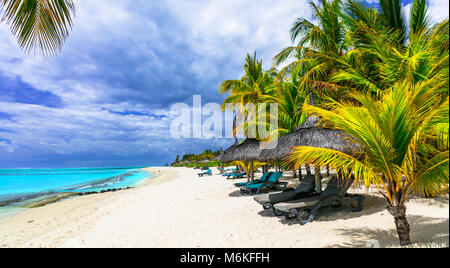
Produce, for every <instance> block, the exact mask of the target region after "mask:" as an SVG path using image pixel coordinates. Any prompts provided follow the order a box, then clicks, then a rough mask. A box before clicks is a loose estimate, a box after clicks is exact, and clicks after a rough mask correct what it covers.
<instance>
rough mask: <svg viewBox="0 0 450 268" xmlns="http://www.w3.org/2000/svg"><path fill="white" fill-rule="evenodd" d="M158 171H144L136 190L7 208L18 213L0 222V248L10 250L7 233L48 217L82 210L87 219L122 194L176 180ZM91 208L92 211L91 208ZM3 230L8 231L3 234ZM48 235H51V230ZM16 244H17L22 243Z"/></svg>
mask: <svg viewBox="0 0 450 268" xmlns="http://www.w3.org/2000/svg"><path fill="white" fill-rule="evenodd" d="M161 169H162V167H147V168H143V170H145V171H147V172H148V173H149V175H150V176H148V177H147V178H145V179H143V180H142V181H140V182H139V183H138V184H137V185H136V186H134V187H131V188H125V189H122V190H120V191H108V192H103V193H102V192H99V193H96V194H85V195H74V196H70V197H67V198H64V199H61V200H58V201H55V202H50V203H48V204H46V205H43V206H39V207H30V208H27V207H10V208H11V210H15V209H17V210H16V211H13V212H11V213H10V214H7V215H5V216H4V217H1V218H0V238H1V239H0V248H3V247H9V246H7V245H5V244H4V242H5V241H7V240H8V239H5V236H7V234H8V233H14V232H15V231H16V230H19V229H25V228H30V227H32V226H28V225H33V223H35V222H38V221H41V222H43V221H47V223H49V222H50V218H51V217H53V216H58V215H61V214H67V213H70V211H71V210H72V209H76V210H78V211H79V210H81V209H85V211H84V212H83V213H84V214H86V216H89V215H92V214H93V213H95V212H96V211H97V210H99V209H100V207H101V204H106V203H108V202H114V199H116V198H117V197H120V196H121V195H123V194H124V193H125V192H130V191H133V190H136V189H140V188H143V187H147V186H151V185H158V184H162V183H165V182H168V181H171V180H173V179H176V178H177V177H176V175H175V174H174V172H171V171H165V172H163V173H161ZM92 206H94V208H90V207H92ZM35 226H36V225H35ZM38 226H39V227H43V226H42V225H41V224H38ZM57 226H59V224H57ZM46 229H47V228H46ZM4 230H8V231H7V232H5V231H4ZM79 230H81V229H79ZM47 231H50V227H49V229H48V230H47ZM16 242H18V243H20V242H21V240H18V241H16ZM13 247H17V244H15V243H14V246H13Z"/></svg>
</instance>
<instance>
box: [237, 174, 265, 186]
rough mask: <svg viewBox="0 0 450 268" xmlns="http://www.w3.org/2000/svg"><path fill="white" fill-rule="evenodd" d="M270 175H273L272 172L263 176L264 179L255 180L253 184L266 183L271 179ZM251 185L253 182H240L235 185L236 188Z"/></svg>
mask: <svg viewBox="0 0 450 268" xmlns="http://www.w3.org/2000/svg"><path fill="white" fill-rule="evenodd" d="M270 175H272V172H266V173H264V174H263V175H262V177H261V178H260V179H259V180H254V181H253V183H261V182H265V181H267V180H268V179H269V177H270ZM251 183H252V182H239V183H235V184H234V186H236V187H241V186H246V185H247V184H251Z"/></svg>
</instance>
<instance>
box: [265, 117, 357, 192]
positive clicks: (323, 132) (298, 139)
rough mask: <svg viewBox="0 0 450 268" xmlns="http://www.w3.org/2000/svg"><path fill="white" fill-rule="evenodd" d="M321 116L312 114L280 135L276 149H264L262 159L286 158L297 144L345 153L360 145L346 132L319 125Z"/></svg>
mask: <svg viewBox="0 0 450 268" xmlns="http://www.w3.org/2000/svg"><path fill="white" fill-rule="evenodd" d="M319 121H320V118H319V117H317V116H311V117H308V118H307V119H306V121H305V122H304V123H303V124H302V125H301V126H299V127H298V128H296V129H295V130H294V131H292V132H290V133H288V134H286V135H284V136H282V137H280V138H279V139H278V141H277V146H276V148H274V149H266V150H262V152H261V155H260V159H261V160H263V161H264V160H265V161H267V160H277V161H282V160H284V159H285V158H286V157H287V156H288V155H289V154H290V153H291V152H292V151H293V147H296V146H310V147H318V148H325V149H332V150H337V151H340V152H343V153H347V154H351V153H352V152H354V151H355V150H357V148H358V146H357V145H356V144H354V143H352V142H350V141H349V140H348V139H347V138H346V134H345V133H343V132H342V131H339V130H335V129H329V128H321V127H318V123H319ZM318 168H319V167H316V168H315V170H316V185H317V189H318V190H319V191H320V189H321V183H320V179H319V177H320V171H318Z"/></svg>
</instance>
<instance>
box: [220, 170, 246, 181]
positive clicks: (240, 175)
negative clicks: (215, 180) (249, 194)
mask: <svg viewBox="0 0 450 268" xmlns="http://www.w3.org/2000/svg"><path fill="white" fill-rule="evenodd" d="M223 176H227V180H229V179H233V180H234V179H242V178H244V176H247V173H245V172H241V173H232V174H223Z"/></svg>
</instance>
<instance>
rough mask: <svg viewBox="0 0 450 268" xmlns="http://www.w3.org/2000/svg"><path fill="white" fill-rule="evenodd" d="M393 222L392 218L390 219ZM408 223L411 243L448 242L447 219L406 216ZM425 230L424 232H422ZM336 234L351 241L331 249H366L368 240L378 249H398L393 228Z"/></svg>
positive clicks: (365, 229) (340, 230)
mask: <svg viewBox="0 0 450 268" xmlns="http://www.w3.org/2000/svg"><path fill="white" fill-rule="evenodd" d="M392 221H394V218H392ZM408 222H409V224H410V226H411V232H410V236H411V242H412V243H421V242H422V243H423V242H424V241H433V243H435V244H437V245H447V247H448V241H449V235H448V233H449V219H448V218H431V217H423V216H420V215H411V216H408ZM423 230H426V232H423ZM337 232H338V234H339V235H341V236H346V237H349V238H350V239H351V242H345V243H342V244H335V245H331V246H329V247H332V248H355V247H357V248H361V247H366V243H367V242H368V241H370V240H373V241H377V242H378V243H379V246H380V247H400V245H399V243H398V235H397V231H396V230H395V228H393V229H392V230H383V229H373V228H372V229H368V228H348V229H338V230H337Z"/></svg>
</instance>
